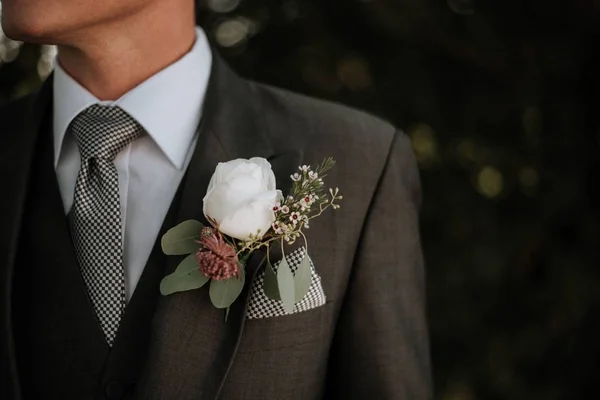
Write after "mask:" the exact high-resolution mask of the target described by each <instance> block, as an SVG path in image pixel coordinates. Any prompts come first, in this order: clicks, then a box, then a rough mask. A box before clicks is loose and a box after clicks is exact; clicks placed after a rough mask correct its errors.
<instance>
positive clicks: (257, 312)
mask: <svg viewBox="0 0 600 400" xmlns="http://www.w3.org/2000/svg"><path fill="white" fill-rule="evenodd" d="M304 253H305V250H304V247H300V248H298V249H296V250H294V251H293V252H292V253H290V254H287V255H286V256H285V259H286V261H287V262H288V264H289V266H290V269H291V270H292V273H293V274H295V273H296V271H297V270H298V266H299V265H300V262H301V261H302V258H303V257H304ZM307 257H308V256H307ZM280 262H281V261H277V262H275V263H274V264H273V269H274V270H275V271H277V268H278V267H279V264H280ZM309 263H310V271H311V278H310V287H309V289H308V293H306V295H305V296H304V298H303V299H302V300H300V301H299V302H298V303H296V305H295V306H294V311H292V314H295V313H299V312H302V311H308V310H310V309H313V308H316V307H319V306H322V305H324V304H325V301H326V297H325V292H323V287H322V286H321V277H320V276H319V275H318V274H317V271H316V270H315V266H314V264H313V262H312V260H311V259H310V258H309ZM264 282H265V271H264V269H263V270H262V271H260V272H259V274H258V275H257V277H256V279H255V280H254V284H253V285H252V288H251V292H250V304H249V305H248V310H247V311H246V318H248V319H258V318H269V317H278V316H283V315H287V313H286V312H285V310H284V308H283V303H282V302H281V301H278V300H273V299H270V298H269V297H267V295H266V294H265V291H264V288H263V285H264Z"/></svg>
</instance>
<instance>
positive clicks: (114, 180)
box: [68, 104, 143, 346]
mask: <svg viewBox="0 0 600 400" xmlns="http://www.w3.org/2000/svg"><path fill="white" fill-rule="evenodd" d="M69 129H70V131H71V133H72V134H73V135H74V136H75V139H76V141H77V144H78V145H79V151H80V154H81V168H80V170H79V175H78V176H77V183H76V185H75V196H74V201H73V207H72V208H71V210H70V211H69V215H68V219H69V226H70V229H71V236H72V237H73V244H74V246H75V253H76V255H77V260H78V261H79V267H80V269H81V274H82V276H83V280H84V282H85V284H86V286H87V291H88V294H89V296H90V299H91V301H92V304H93V306H94V309H95V311H96V315H97V317H98V320H99V321H100V326H101V327H102V331H103V332H104V335H105V337H106V341H107V342H108V344H109V346H112V343H113V341H114V339H115V336H116V333H117V329H118V327H119V322H120V320H121V315H122V314H123V311H124V310H125V272H124V269H123V241H122V233H121V232H122V231H121V209H120V201H119V177H118V173H117V169H116V167H115V164H114V162H113V161H114V159H115V157H116V156H117V154H118V153H119V152H120V151H121V150H122V149H123V148H124V147H125V146H127V145H128V144H129V143H131V142H132V141H134V140H135V139H136V138H138V137H139V136H140V135H141V134H142V133H143V128H142V127H141V126H140V125H139V124H138V123H137V122H136V121H135V120H134V119H133V118H132V117H131V116H129V115H128V114H127V113H126V112H125V111H123V110H122V109H120V108H118V107H114V106H105V105H98V104H96V105H93V106H90V107H89V108H87V109H86V110H84V111H82V112H81V113H80V114H79V115H78V116H77V117H76V118H75V119H74V120H73V122H71V125H70V126H69Z"/></svg>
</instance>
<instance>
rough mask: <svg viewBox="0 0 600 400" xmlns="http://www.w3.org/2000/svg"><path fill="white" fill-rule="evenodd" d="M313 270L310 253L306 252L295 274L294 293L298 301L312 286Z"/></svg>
mask: <svg viewBox="0 0 600 400" xmlns="http://www.w3.org/2000/svg"><path fill="white" fill-rule="evenodd" d="M310 280H311V270H310V259H309V258H308V254H306V252H305V253H304V258H302V261H301V262H300V265H299V266H298V270H297V271H296V275H294V295H295V300H296V303H298V302H299V301H300V300H302V299H303V298H304V296H306V293H308V289H309V288H310Z"/></svg>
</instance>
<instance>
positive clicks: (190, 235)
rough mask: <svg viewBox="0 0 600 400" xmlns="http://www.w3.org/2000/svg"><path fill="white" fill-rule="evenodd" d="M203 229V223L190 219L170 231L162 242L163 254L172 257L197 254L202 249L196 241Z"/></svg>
mask: <svg viewBox="0 0 600 400" xmlns="http://www.w3.org/2000/svg"><path fill="white" fill-rule="evenodd" d="M202 227H203V225H202V223H201V222H198V221H196V220H194V219H190V220H187V221H183V222H182V223H180V224H179V225H177V226H175V227H173V228H171V229H169V230H168V231H167V233H165V234H164V235H163V237H162V239H161V240H160V244H161V246H162V250H163V252H164V253H165V254H167V255H170V256H178V255H183V254H190V253H195V252H196V251H197V250H198V248H199V247H200V245H199V244H198V243H197V242H196V241H197V240H198V239H200V232H201V231H202Z"/></svg>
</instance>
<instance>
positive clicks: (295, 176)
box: [290, 172, 302, 182]
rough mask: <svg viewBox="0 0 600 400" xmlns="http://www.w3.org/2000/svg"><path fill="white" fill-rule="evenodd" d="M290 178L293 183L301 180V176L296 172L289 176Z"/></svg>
mask: <svg viewBox="0 0 600 400" xmlns="http://www.w3.org/2000/svg"><path fill="white" fill-rule="evenodd" d="M290 178H292V180H293V181H294V182H298V181H299V180H300V179H302V176H301V175H300V174H299V173H297V172H296V173H294V174H293V175H290Z"/></svg>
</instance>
